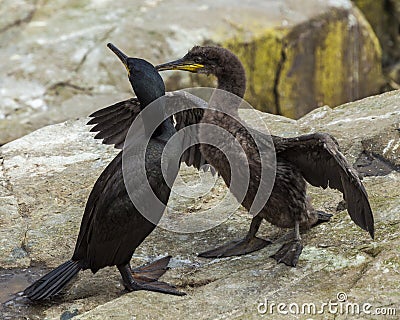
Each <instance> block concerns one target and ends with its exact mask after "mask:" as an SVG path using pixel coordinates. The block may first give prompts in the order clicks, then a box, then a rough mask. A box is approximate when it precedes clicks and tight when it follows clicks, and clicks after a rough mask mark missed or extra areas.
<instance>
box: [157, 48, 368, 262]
mask: <svg viewBox="0 0 400 320" xmlns="http://www.w3.org/2000/svg"><path fill="white" fill-rule="evenodd" d="M157 69H158V70H185V71H190V72H198V73H204V74H213V75H215V76H216V77H217V78H218V88H219V89H222V90H225V91H229V92H231V93H233V94H235V95H237V96H239V97H241V98H242V97H243V95H244V92H245V88H246V86H245V83H246V80H245V79H246V77H245V71H244V68H243V66H242V64H241V62H240V60H239V59H238V58H237V57H236V56H235V55H234V54H233V53H231V52H230V51H229V50H226V49H224V48H219V47H198V46H197V47H194V48H193V49H191V50H190V51H189V52H188V54H186V55H185V56H184V57H183V58H182V59H179V60H176V61H173V62H170V63H165V64H163V65H159V66H157ZM231 108H232V109H234V111H235V112H237V110H235V109H237V108H238V105H232V106H231ZM201 123H209V124H215V125H217V126H219V127H222V128H224V129H226V130H227V131H229V132H230V133H231V134H232V135H233V136H234V137H235V138H236V139H237V140H238V141H239V142H240V143H241V145H242V147H243V149H244V151H245V153H246V156H247V159H248V161H249V166H250V185H249V189H248V191H247V194H246V196H245V199H244V200H243V201H242V204H243V206H244V207H245V208H246V209H248V210H249V209H250V207H251V204H252V203H253V201H254V197H255V194H256V193H257V190H258V184H259V181H257V180H259V177H260V168H261V161H260V155H259V152H258V150H257V146H256V145H255V143H254V140H253V138H252V136H254V137H255V138H256V139H257V142H259V143H260V142H261V147H263V145H262V142H263V141H265V144H264V147H265V148H269V144H268V139H267V137H266V136H265V135H264V134H263V133H261V132H258V131H256V130H251V129H250V130H242V129H241V127H242V125H241V124H240V123H238V122H237V121H235V120H233V119H232V118H231V117H230V116H228V115H226V114H224V113H222V112H220V111H216V110H211V109H205V110H204V115H203V118H202V120H201ZM199 131H200V132H199V135H200V138H201V137H202V136H203V137H202V138H206V137H207V135H208V134H210V133H209V132H208V131H207V130H201V127H200V130H199ZM250 133H251V135H250ZM201 140H202V139H201ZM272 140H273V143H274V146H275V149H276V157H277V168H276V178H275V184H274V187H273V190H272V193H271V196H270V198H269V199H268V202H267V203H266V205H265V206H264V208H263V209H262V210H261V211H260V212H259V213H258V214H257V215H256V216H255V217H254V218H253V221H252V223H251V227H250V230H249V233H248V234H247V236H246V238H245V239H243V240H241V241H239V242H234V243H230V244H228V245H225V246H222V247H220V248H217V249H215V250H211V251H209V252H205V253H203V254H201V255H202V256H204V257H216V256H218V257H220V256H231V255H239V254H245V253H248V252H251V251H254V250H258V249H260V248H262V247H263V246H265V245H267V244H268V242H266V241H265V240H262V239H259V238H257V237H256V236H255V234H256V232H257V230H258V228H259V226H260V223H261V221H262V219H263V218H264V219H266V220H267V221H269V222H270V223H272V224H274V225H276V226H278V227H283V228H293V227H294V229H295V238H294V241H292V242H289V243H287V244H285V245H284V246H283V247H282V248H281V249H280V250H279V251H278V252H277V253H276V254H275V255H274V258H275V259H276V260H278V261H279V262H284V263H285V264H288V265H293V266H295V265H296V263H297V260H298V257H299V255H300V253H301V250H302V244H301V242H300V234H299V228H310V227H312V226H313V225H315V224H318V223H319V222H320V221H326V220H329V216H330V215H328V214H324V213H321V212H318V211H316V210H314V208H313V207H312V206H311V204H310V202H309V201H308V199H307V195H306V183H305V180H306V181H307V182H309V183H310V184H312V185H314V186H318V187H323V188H326V187H328V186H329V187H331V188H334V189H337V190H339V191H341V192H342V193H343V196H344V198H345V200H346V204H347V210H348V212H349V214H350V216H351V218H352V220H353V221H354V222H355V223H356V224H357V225H358V226H359V227H361V228H362V229H364V230H366V231H368V232H369V234H370V235H371V237H372V238H373V237H374V219H373V215H372V211H371V207H370V205H369V201H368V196H367V193H366V191H365V189H364V186H363V185H362V183H361V181H360V180H359V178H358V175H357V173H356V172H355V171H354V170H353V168H352V167H351V165H350V164H349V163H348V162H347V161H346V159H345V157H344V156H343V155H342V153H341V152H340V151H339V148H338V144H337V142H336V141H335V140H334V138H332V137H331V136H330V135H328V134H325V133H315V134H308V135H304V136H300V137H296V138H289V139H285V138H280V137H276V136H272ZM200 150H201V153H202V154H203V156H204V158H205V159H206V160H207V161H208V162H209V163H210V164H211V165H212V166H213V167H214V168H215V169H216V170H217V171H218V172H219V173H220V174H221V175H222V177H223V178H224V180H225V182H226V183H227V185H228V186H229V184H230V176H229V174H228V171H229V170H228V168H227V167H229V165H228V163H227V162H226V158H225V156H223V154H222V153H221V152H219V151H218V150H216V148H215V147H212V146H210V145H201V147H200ZM237 165H238V164H236V166H237ZM232 192H233V194H234V195H235V190H232Z"/></svg>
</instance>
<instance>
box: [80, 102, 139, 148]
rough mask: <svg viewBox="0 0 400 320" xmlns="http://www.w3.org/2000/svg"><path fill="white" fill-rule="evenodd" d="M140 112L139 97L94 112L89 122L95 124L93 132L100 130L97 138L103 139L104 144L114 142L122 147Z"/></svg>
mask: <svg viewBox="0 0 400 320" xmlns="http://www.w3.org/2000/svg"><path fill="white" fill-rule="evenodd" d="M139 113H140V102H139V100H138V99H137V98H132V99H129V100H125V101H121V102H117V103H115V104H113V105H111V106H109V107H106V108H103V109H100V110H98V111H96V112H94V113H92V114H91V115H90V116H89V117H92V119H91V120H90V121H89V122H88V123H87V124H88V125H93V124H95V126H94V127H93V128H91V129H90V131H91V132H98V133H97V134H96V135H95V137H94V138H95V139H103V143H104V144H113V145H114V146H115V148H117V149H122V147H123V146H124V141H125V138H126V135H127V134H128V130H129V128H130V126H131V125H132V123H133V121H134V120H135V118H136V117H137V115H138V114H139Z"/></svg>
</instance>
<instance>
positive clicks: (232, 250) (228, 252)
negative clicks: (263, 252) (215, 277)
mask: <svg viewBox="0 0 400 320" xmlns="http://www.w3.org/2000/svg"><path fill="white" fill-rule="evenodd" d="M262 219H263V218H262V217H260V216H259V215H256V216H255V217H254V218H253V220H252V221H251V225H250V229H249V232H248V233H247V235H246V237H245V238H244V239H240V240H233V241H231V242H228V243H227V244H225V245H222V246H220V247H217V248H215V249H212V250H209V251H206V252H202V253H200V254H199V257H203V258H222V257H231V256H240V255H243V254H248V253H250V252H254V251H257V250H260V249H262V248H264V247H265V246H267V245H269V244H271V243H272V242H271V241H269V240H265V239H261V238H257V237H256V233H257V231H258V229H259V228H260V225H261V222H262Z"/></svg>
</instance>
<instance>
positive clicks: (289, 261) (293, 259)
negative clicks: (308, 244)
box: [271, 240, 303, 267]
mask: <svg viewBox="0 0 400 320" xmlns="http://www.w3.org/2000/svg"><path fill="white" fill-rule="evenodd" d="M302 251H303V245H302V244H301V242H300V241H299V240H293V241H290V242H287V243H285V244H284V245H283V246H282V247H281V248H280V249H279V250H278V251H277V252H276V253H275V254H273V255H272V256H271V258H274V259H275V260H276V261H277V262H278V263H281V262H283V263H284V264H286V265H287V266H289V267H295V266H296V265H297V262H298V261H299V257H300V254H301V252H302Z"/></svg>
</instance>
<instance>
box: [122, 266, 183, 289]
mask: <svg viewBox="0 0 400 320" xmlns="http://www.w3.org/2000/svg"><path fill="white" fill-rule="evenodd" d="M163 259H164V258H163ZM160 260H162V259H160ZM156 262H157V261H156ZM150 265H151V264H150ZM117 267H118V270H119V272H120V273H121V276H122V281H123V283H124V286H125V289H126V290H128V291H138V290H147V291H154V292H160V293H167V294H173V295H176V296H184V295H186V293H184V292H181V291H178V290H176V288H175V287H174V286H172V285H169V284H168V283H166V282H162V281H158V280H154V281H145V280H143V278H141V279H140V280H138V279H135V278H134V276H133V274H135V271H132V269H131V266H130V265H129V263H127V264H124V265H119V266H117ZM144 267H148V265H147V266H144ZM139 269H140V268H139ZM146 278H147V277H146ZM146 280H150V278H147V279H146Z"/></svg>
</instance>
